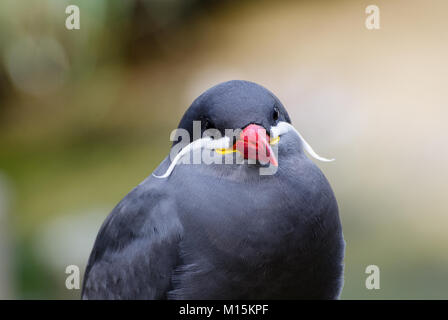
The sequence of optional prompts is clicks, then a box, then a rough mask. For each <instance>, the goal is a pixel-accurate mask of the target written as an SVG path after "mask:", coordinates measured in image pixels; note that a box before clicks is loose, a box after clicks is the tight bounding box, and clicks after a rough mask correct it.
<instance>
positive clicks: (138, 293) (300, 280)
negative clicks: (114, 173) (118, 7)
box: [81, 80, 345, 300]
mask: <svg viewBox="0 0 448 320" xmlns="http://www.w3.org/2000/svg"><path fill="white" fill-rule="evenodd" d="M195 123H196V124H199V125H200V130H201V131H200V133H201V134H200V135H198V134H197V133H196V137H194V138H193V139H191V137H192V136H193V135H194V134H195V132H194V131H195ZM176 130H179V131H181V132H184V133H185V134H186V136H188V135H189V136H190V140H192V141H190V142H189V143H188V141H187V142H185V141H183V139H181V137H177V138H176V139H177V140H176V139H173V143H172V146H171V150H174V149H178V150H180V151H178V152H177V153H176V152H175V153H174V155H171V152H170V155H168V156H167V157H166V158H165V159H164V160H163V161H162V162H161V163H160V165H159V166H158V167H157V168H156V169H155V170H154V172H153V173H152V174H151V175H149V176H148V177H147V178H146V179H144V180H143V181H142V182H141V183H140V184H139V185H138V186H136V187H135V188H134V189H132V190H131V191H130V192H129V193H128V194H127V195H126V196H125V197H124V198H123V199H122V200H121V201H120V202H119V203H118V204H117V206H116V207H115V208H114V209H113V210H112V212H111V213H110V214H109V215H108V216H107V218H106V219H105V221H104V222H103V224H102V226H101V228H100V230H99V232H98V235H97V237H96V240H95V243H94V246H93V249H92V251H91V254H90V257H89V260H88V263H87V267H86V269H85V274H84V279H83V287H82V293H81V298H82V299H87V300H96V299H149V300H164V299H168V300H185V299H195V300H204V299H211V300H215V299H216V300H221V299H225V300H227V299H228V300H240V299H250V300H259V299H338V298H339V295H340V293H341V290H342V287H343V273H344V252H345V240H344V237H343V233H342V224H341V220H340V216H339V209H338V204H337V201H336V198H335V195H334V192H333V190H332V188H331V186H330V184H329V182H328V180H327V179H326V177H325V176H324V174H323V173H322V171H321V170H320V169H319V168H318V166H317V165H316V164H315V163H314V162H313V161H312V160H311V159H310V158H309V157H308V156H307V155H306V153H308V154H309V155H310V156H312V157H314V158H316V159H318V160H321V161H331V160H332V159H326V158H323V157H320V156H319V155H318V154H317V153H315V152H314V150H313V149H312V148H311V146H310V145H309V144H308V143H307V142H306V141H305V139H304V138H303V136H301V135H300V133H299V132H298V130H296V128H295V127H294V126H293V125H292V123H291V119H290V116H289V115H288V113H287V110H286V108H285V107H284V106H283V104H282V103H281V102H280V100H279V99H278V98H277V97H276V96H275V95H274V94H273V93H272V92H271V91H269V90H268V89H266V88H265V87H263V86H261V85H259V84H256V83H254V82H250V81H245V80H231V81H227V82H223V83H220V84H217V85H215V86H213V87H211V88H210V89H208V90H206V91H205V92H204V93H202V94H201V95H200V96H199V97H198V98H196V99H195V100H194V101H193V103H192V104H191V106H190V107H189V108H188V109H187V110H186V112H185V114H184V116H183V117H182V119H181V120H180V123H179V126H178V128H177V129H176ZM227 130H228V131H229V132H235V134H234V135H233V136H229V135H228V134H227V135H226V131H227ZM207 131H213V132H214V133H215V136H213V135H211V134H209V135H207V134H205V135H204V133H206V132H207ZM219 134H220V135H221V137H218V136H219ZM182 142H183V143H182ZM198 150H199V151H201V152H203V154H206V155H207V154H211V155H212V156H213V157H214V159H215V160H216V159H223V158H224V157H229V159H230V160H231V161H230V160H229V161H228V162H229V163H224V162H223V163H219V161H214V162H212V163H204V161H199V162H194V161H192V160H191V157H192V155H193V154H194V153H195V152H198ZM229 155H230V156H229ZM269 168H271V169H272V170H270V171H269ZM263 169H264V170H265V171H266V172H265V173H264V174H261V172H262V170H263Z"/></svg>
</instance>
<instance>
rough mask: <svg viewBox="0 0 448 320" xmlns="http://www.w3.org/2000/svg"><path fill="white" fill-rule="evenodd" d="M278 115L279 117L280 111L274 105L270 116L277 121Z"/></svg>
mask: <svg viewBox="0 0 448 320" xmlns="http://www.w3.org/2000/svg"><path fill="white" fill-rule="evenodd" d="M279 117H280V111H279V110H278V108H277V107H275V108H274V113H273V114H272V118H273V119H274V121H277V120H278V118H279Z"/></svg>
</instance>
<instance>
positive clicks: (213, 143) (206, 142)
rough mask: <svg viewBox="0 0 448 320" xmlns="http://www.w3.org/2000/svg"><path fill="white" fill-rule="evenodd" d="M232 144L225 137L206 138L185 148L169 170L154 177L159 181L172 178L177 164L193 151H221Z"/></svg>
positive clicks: (175, 158)
mask: <svg viewBox="0 0 448 320" xmlns="http://www.w3.org/2000/svg"><path fill="white" fill-rule="evenodd" d="M229 144H230V138H229V137H223V138H221V139H217V140H214V139H212V138H210V137H205V138H202V139H197V140H195V141H193V142H192V143H190V144H189V145H187V146H185V147H184V148H183V149H182V150H181V151H180V152H179V153H178V154H177V155H176V157H174V159H173V161H172V162H171V164H170V166H169V167H168V170H166V172H165V173H164V174H163V175H161V176H156V175H155V174H154V173H153V174H152V175H153V176H154V177H156V178H159V179H164V178H167V177H169V176H170V174H171V173H172V172H173V170H174V167H176V164H177V163H178V162H179V160H180V159H182V157H183V156H184V155H186V154H187V153H190V152H191V151H194V150H197V149H202V148H205V149H209V150H214V149H221V148H227V147H228V146H229Z"/></svg>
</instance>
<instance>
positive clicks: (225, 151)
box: [215, 136, 280, 154]
mask: <svg viewBox="0 0 448 320" xmlns="http://www.w3.org/2000/svg"><path fill="white" fill-rule="evenodd" d="M279 141H280V136H278V137H277V138H275V139H273V140H272V141H270V142H269V144H270V145H271V146H272V145H274V144H277V143H278V142H279ZM215 151H216V152H217V153H219V154H229V153H234V152H237V150H234V149H215Z"/></svg>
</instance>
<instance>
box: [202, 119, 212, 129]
mask: <svg viewBox="0 0 448 320" xmlns="http://www.w3.org/2000/svg"><path fill="white" fill-rule="evenodd" d="M213 128H214V125H213V123H212V122H211V121H210V120H209V119H204V130H208V129H213Z"/></svg>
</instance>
